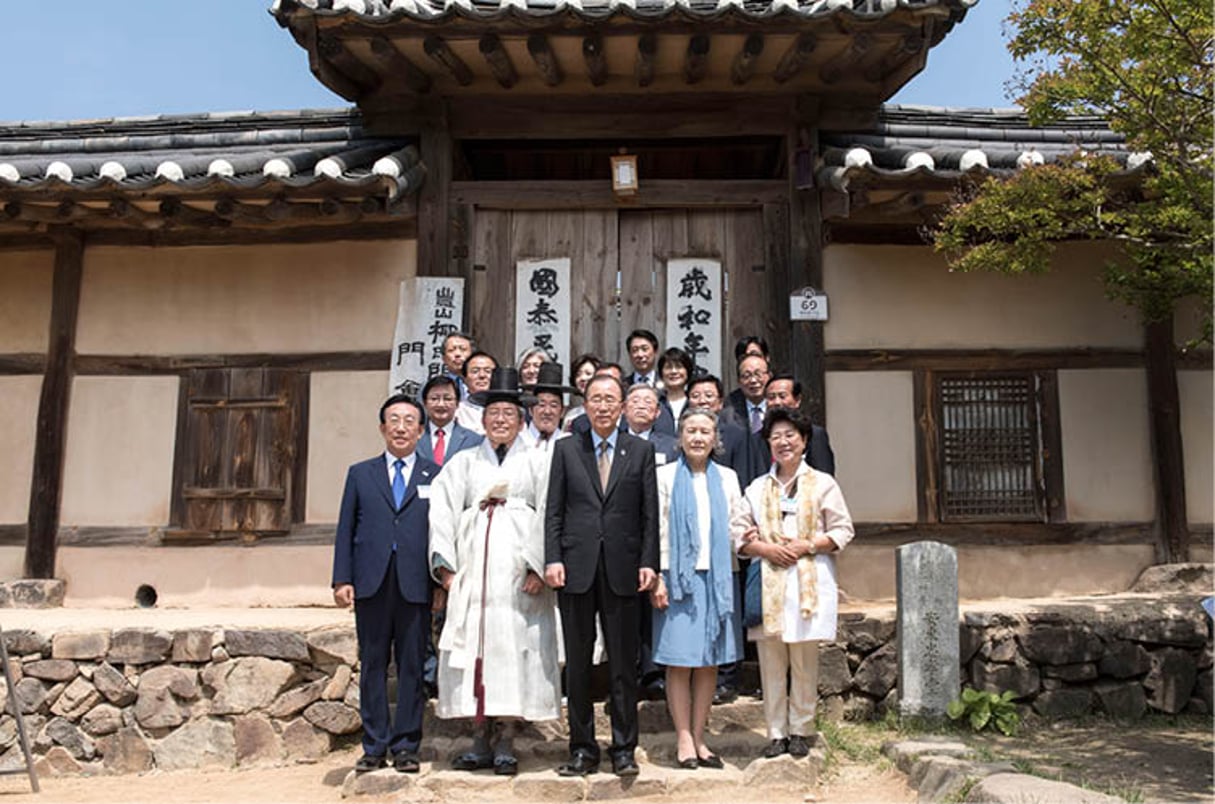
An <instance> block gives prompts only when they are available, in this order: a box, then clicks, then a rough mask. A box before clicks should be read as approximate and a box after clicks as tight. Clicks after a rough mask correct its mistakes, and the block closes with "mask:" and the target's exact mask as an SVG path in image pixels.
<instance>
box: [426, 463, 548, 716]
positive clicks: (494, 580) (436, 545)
mask: <svg viewBox="0 0 1215 804" xmlns="http://www.w3.org/2000/svg"><path fill="white" fill-rule="evenodd" d="M548 457H549V456H548V455H546V454H544V453H542V452H539V451H536V450H531V449H528V448H527V447H526V446H525V445H524V444H523V442H522V441H521V440H519V439H516V440H515V443H514V444H513V445H512V446H511V449H510V451H509V452H508V453H507V455H506V460H505V461H503V462H502V464H501V465H499V464H498V456H497V455H495V454H494V451H493V447H492V446H491V445H490V443H489V440H488V439H486V440H485V441H483V442H482V443H481V445H480V446H478V447H476V448H475V449H467V450H463V451H461V452H458V453H456V454H455V455H453V456H452V457H451V459H450V460H449V461H448V462H447V463H445V464H444V466H443V471H442V472H440V473H439V475H438V477H436V478H435V481H434V483H432V484H431V496H430V565H431V567H434V566H436V563H440V564H446V565H447V566H448V567H450V568H451V569H452V570H453V571H454V572H455V578H454V579H453V581H452V585H451V589H450V590H449V592H448V598H447V621H446V623H445V624H444V626H443V633H442V634H441V635H440V637H439V673H438V687H439V703H438V709H437V714H438V716H439V717H441V718H456V717H473V716H474V715H475V714H476V710H477V701H476V697H475V696H474V694H473V676H474V668H475V665H476V659H477V655H478V650H479V648H480V642H481V629H482V599H483V595H482V591H483V588H484V589H486V590H487V591H486V593H485V594H484V631H485V639H484V652H483V653H482V656H483V657H484V661H483V668H484V670H483V673H482V676H483V683H484V685H485V714H486V715H487V716H490V717H522V718H525V719H527V720H548V719H552V718H556V717H557V716H558V715H559V714H560V705H561V675H560V670H559V667H558V663H557V645H558V642H559V635H558V631H557V620H556V606H555V596H554V593H553V592H552V590H550V589H548V588H547V587H545V588H544V589H543V590H542V591H541V592H540V593H539V594H537V595H529V594H526V593H525V592H524V591H523V581H524V579H525V578H526V576H527V572H528V570H531V571H532V572H535V573H536V574H537V575H538V576H540V577H541V578H543V577H544V527H543V507H544V501H545V498H546V495H547V493H548V482H547V480H548V467H547V460H548ZM494 497H498V498H504V499H505V500H506V503H505V504H503V505H499V506H496V507H495V508H494V509H493V521H492V523H491V522H490V518H489V510H488V509H486V510H482V509H481V503H482V502H483V501H484V500H486V499H489V498H494ZM487 526H488V529H489V538H488V546H489V547H488V558H489V562H488V567H486V543H487V540H486V529H487ZM483 572H484V573H485V575H484V578H485V583H484V584H482V577H483V576H482V573H483Z"/></svg>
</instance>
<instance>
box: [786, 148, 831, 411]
mask: <svg viewBox="0 0 1215 804" xmlns="http://www.w3.org/2000/svg"><path fill="white" fill-rule="evenodd" d="M810 137H811V134H810V133H809V132H808V130H807V129H805V128H803V127H801V126H798V127H797V128H796V129H795V130H794V131H792V132H790V133H789V134H788V135H787V136H786V138H785V152H786V153H785V156H786V158H787V159H788V171H789V224H790V225H789V242H790V245H789V262H790V266H791V271H790V274H791V280H792V282H793V285H792V287H789V288H787V289H786V291H785V296H786V301H785V302H784V306H783V307H782V308H781V310H780V314H781V315H784V316H788V315H789V302H788V301H787V297H788V293H789V292H790V291H792V290H794V289H796V288H800V287H804V286H806V285H810V286H811V287H813V288H814V289H815V290H823V242H822V233H823V217H822V210H821V207H820V202H819V194H818V190H816V189H806V190H799V189H798V188H797V170H796V158H797V157H796V155H797V149H798V148H799V147H802V144H803V142H802V141H803V140H808V139H809V138H810ZM789 329H790V339H789V342H790V346H791V348H792V352H793V354H792V358H793V359H792V363H793V373H794V375H795V376H797V378H798V379H800V380H801V382H802V388H803V391H802V400H803V404H804V406H805V411H806V413H809V414H810V419H811V420H812V421H813V422H814V423H815V424H818V425H822V426H823V427H826V426H827V400H826V396H825V394H826V383H825V382H824V373H825V372H824V365H825V361H824V349H823V324H822V322H819V321H795V322H792V323H790V325H789Z"/></svg>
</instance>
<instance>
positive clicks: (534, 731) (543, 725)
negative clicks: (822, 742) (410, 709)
mask: <svg viewBox="0 0 1215 804" xmlns="http://www.w3.org/2000/svg"><path fill="white" fill-rule="evenodd" d="M605 707H606V705H605V703H603V702H599V703H596V704H595V733H596V734H599V735H607V734H610V733H611V720H610V718H609V717H608V715H607V711H606V708H605ZM566 723H567V721H566V717H565V710H564V707H562V712H561V717H560V719H558V720H551V721H543V722H540V723H533V724H529V725H528V727H527V732H526V734H525V736H528V737H532V738H535V739H547V740H562V741H563V740H565V739H566V738H567V737H568V736H569V731H568V729H567V725H566ZM470 728H471V727H470V725H469V721H468V719H465V718H459V719H452V720H443V719H441V718H439V717H437V716H436V715H435V713H434V701H429V702H427V705H426V720H425V722H424V724H423V727H422V733H423V734H425V735H426V736H427V737H428V738H430V737H460V736H466V735H468V734H469V733H470ZM637 728H638V731H639V732H640V733H641V734H643V735H645V734H662V733H669V732H670V731H671V729H672V724H671V716H670V714H669V713H668V712H667V704H666V702H665V701H641V702H639V703H638V705H637ZM764 728H765V723H764V708H763V702H762V701H760V700H759V699H756V698H751V697H748V696H742V697H740V698H739V699H738V700H736V701H734V702H732V703H728V704H717V705H714V706H713V708H712V709H711V710H710V711H709V725H708V730H709V732H710V733H714V734H716V733H724V732H735V731H747V732H758V733H761V734H762V733H763V731H764Z"/></svg>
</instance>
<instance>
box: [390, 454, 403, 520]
mask: <svg viewBox="0 0 1215 804" xmlns="http://www.w3.org/2000/svg"><path fill="white" fill-rule="evenodd" d="M392 466H393V468H394V469H396V472H395V473H394V474H393V476H392V500H393V502H394V503H396V506H397V508H398V509H399V508H400V507H401V503H403V502H405V474H404V472H403V470H404V469H405V459H404V458H397V459H396V460H395V461H393V464H392Z"/></svg>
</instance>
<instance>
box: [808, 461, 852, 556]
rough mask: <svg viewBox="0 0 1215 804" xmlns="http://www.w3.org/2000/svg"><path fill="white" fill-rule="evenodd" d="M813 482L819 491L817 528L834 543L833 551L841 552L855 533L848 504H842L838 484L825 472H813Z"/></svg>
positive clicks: (841, 494)
mask: <svg viewBox="0 0 1215 804" xmlns="http://www.w3.org/2000/svg"><path fill="white" fill-rule="evenodd" d="M815 474H816V475H817V477H816V478H815V479H814V482H815V483H816V484H818V489H819V494H820V496H819V502H818V511H819V527H820V528H821V529H822V532H823V535H824V536H826V537H827V538H828V539H830V540H831V541H833V542H835V549H836V550H837V551H838V550H843V549H844V548H845V547H847V546H848V543H849V542H850V541H852V537H853V536H854V535H855V531H854V530H853V527H852V515H851V514H850V513H848V504H847V503H846V502H844V493H843V492H842V491H840V486H839V483H836V482H835V478H833V477H832V476H831V475H829V474H826V473H825V472H818V471H815Z"/></svg>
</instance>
